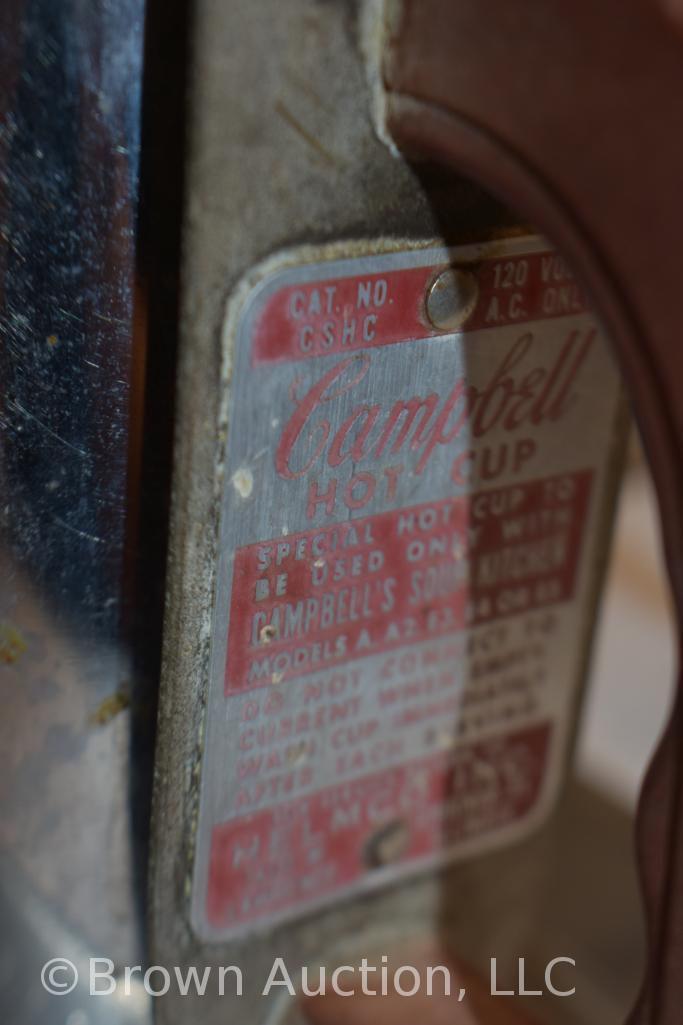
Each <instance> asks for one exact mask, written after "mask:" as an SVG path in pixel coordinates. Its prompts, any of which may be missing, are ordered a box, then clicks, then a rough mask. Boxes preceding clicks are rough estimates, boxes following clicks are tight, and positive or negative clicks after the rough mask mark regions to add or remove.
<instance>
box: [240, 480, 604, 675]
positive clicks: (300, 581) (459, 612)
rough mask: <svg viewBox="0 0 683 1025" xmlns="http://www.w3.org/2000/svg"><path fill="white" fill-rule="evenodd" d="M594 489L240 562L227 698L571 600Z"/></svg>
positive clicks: (391, 521)
mask: <svg viewBox="0 0 683 1025" xmlns="http://www.w3.org/2000/svg"><path fill="white" fill-rule="evenodd" d="M591 476H592V474H591V473H590V472H583V473H577V474H573V475H571V476H566V477H562V478H554V479H553V478H551V479H549V480H544V481H532V482H529V483H526V484H518V485H515V486H513V487H510V488H505V489H502V490H500V491H490V492H480V493H478V494H476V495H473V496H472V497H471V498H457V499H450V500H449V499H447V500H445V501H442V502H436V503H434V504H430V505H421V506H414V507H409V508H407V509H400V510H396V511H394V512H390V513H383V514H381V515H379V516H371V517H367V518H364V519H360V520H353V521H350V522H347V523H342V524H336V525H335V526H333V527H330V528H327V529H319V530H311V531H306V532H304V533H302V534H295V535H291V536H288V537H286V538H280V539H275V540H270V541H265V542H259V543H258V544H255V545H250V546H249V547H247V548H241V549H239V551H238V552H237V553H236V556H235V566H234V573H233V591H232V601H231V611H230V622H231V627H230V636H229V638H228V657H227V664H226V670H225V693H226V695H227V694H229V693H231V692H232V691H239V690H242V689H244V688H248V687H259V686H269V685H271V684H272V683H273V682H277V683H280V682H281V681H282V680H286V679H288V678H290V677H291V676H293V675H300V674H302V673H310V672H313V671H315V670H318V669H321V668H325V667H329V666H334V665H337V664H339V663H340V662H346V661H349V660H352V659H356V658H362V657H364V656H368V655H372V654H376V653H378V652H383V651H387V650H389V649H390V648H395V647H400V646H402V645H405V644H415V643H417V642H419V641H424V640H428V639H429V638H433V637H438V636H441V635H442V634H445V633H451V632H453V631H455V630H461V629H462V628H463V627H464V626H465V625H467V626H475V625H477V624H479V623H486V622H489V621H490V620H493V619H496V618H497V617H499V616H505V615H510V614H512V613H520V612H526V611H529V610H531V609H535V608H538V607H539V606H544V605H550V604H553V603H554V602H560V601H566V600H567V599H568V598H570V597H571V596H572V594H573V588H574V576H575V572H576V564H577V560H578V558H579V553H580V543H581V533H582V527H583V523H584V521H585V515H586V509H587V503H588V496H589V492H590V482H591Z"/></svg>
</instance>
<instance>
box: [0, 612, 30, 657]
mask: <svg viewBox="0 0 683 1025" xmlns="http://www.w3.org/2000/svg"><path fill="white" fill-rule="evenodd" d="M27 650H28V644H27V643H26V641H25V640H24V638H23V637H22V636H21V634H20V633H19V631H18V630H17V629H16V628H15V627H13V626H10V624H9V623H0V662H4V663H5V665H8V666H11V665H14V663H15V662H17V661H18V659H19V658H20V657H21V656H22V655H23V654H24V652H25V651H27Z"/></svg>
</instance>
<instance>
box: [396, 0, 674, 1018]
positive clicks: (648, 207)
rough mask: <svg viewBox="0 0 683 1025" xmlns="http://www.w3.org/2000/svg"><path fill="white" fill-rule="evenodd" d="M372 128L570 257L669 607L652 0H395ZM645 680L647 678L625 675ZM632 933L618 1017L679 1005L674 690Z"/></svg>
mask: <svg viewBox="0 0 683 1025" xmlns="http://www.w3.org/2000/svg"><path fill="white" fill-rule="evenodd" d="M384 76H385V84H386V88H387V93H388V111H387V119H388V128H389V131H390V133H391V135H392V136H393V138H394V140H395V141H396V142H397V144H398V145H399V147H400V148H401V149H402V150H403V151H404V152H405V153H407V154H408V155H409V156H410V155H414V156H415V157H418V158H421V159H424V158H428V159H433V160H435V161H437V162H439V163H441V164H444V165H448V166H451V167H452V168H454V169H455V170H457V171H459V172H463V173H466V174H469V175H471V176H472V177H473V178H475V179H476V180H477V181H479V182H480V183H481V184H482V185H484V186H485V187H487V188H489V189H490V190H491V191H492V192H494V193H496V194H498V195H499V196H501V197H502V198H503V199H504V200H505V201H506V202H507V203H508V204H509V205H511V206H513V208H514V209H516V210H518V211H519V212H520V213H522V214H524V215H525V216H527V217H528V218H529V219H530V220H531V221H532V222H533V223H534V224H535V225H537V226H538V227H539V228H540V229H541V230H542V231H544V232H545V233H546V234H547V235H548V236H549V237H550V238H551V239H552V240H553V242H554V243H555V244H556V245H557V246H558V247H559V248H560V250H561V251H562V252H563V253H564V254H565V255H566V257H567V258H568V259H569V260H570V261H571V262H572V264H573V266H574V267H575V268H576V270H577V273H578V274H579V276H580V277H582V279H583V283H584V285H585V287H586V289H587V290H588V292H589V294H591V295H592V297H593V301H594V303H595V305H596V307H597V309H598V311H599V313H600V315H601V317H602V319H603V321H604V323H605V326H606V328H607V330H608V331H609V333H610V335H611V337H612V338H613V340H614V343H615V346H616V350H617V355H618V358H619V361H620V364H621V367H622V370H623V373H624V376H625V380H626V383H627V387H628V389H629V392H630V395H631V398H632V402H633V406H634V409H635V413H636V416H637V419H638V421H639V425H640V428H641V432H642V436H643V440H644V443H645V446H646V450H647V453H648V457H649V461H650V464H651V469H652V472H653V476H654V479H655V485H656V488H657V493H658V498H659V507H660V513H661V520H662V531H663V537H664V545H665V553H666V558H667V565H668V570H669V576H670V581H671V586H672V590H673V594H674V599H675V602H676V609H677V622H678V631H679V637H680V634H681V615H682V611H683V472H682V469H683V465H682V458H681V456H682V453H683V331H682V330H681V329H682V327H683V323H682V314H681V311H682V309H683V306H682V305H681V294H682V293H683V257H682V255H681V246H682V244H683V131H682V130H681V126H682V125H683V37H682V36H681V35H680V34H679V30H678V29H677V27H676V25H675V22H674V21H673V20H671V21H670V20H669V19H668V18H667V16H666V14H665V13H664V5H662V8H661V9H660V8H659V7H658V6H657V5H656V4H655V3H654V0H599V2H596V0H523V2H520V3H510V0H457V2H453V0H405V2H404V4H403V5H402V10H400V11H399V15H398V16H397V17H396V19H395V24H394V25H393V27H392V36H391V38H390V40H389V41H388V45H387V49H386V54H385V65H384ZM643 686H647V681H643ZM637 843H638V852H639V860H640V866H641V874H642V881H643V888H644V894H645V900H646V905H647V915H648V928H649V939H650V957H649V964H648V969H647V974H646V978H645V982H644V986H643V991H642V994H641V998H640V1000H639V1003H638V1006H637V1008H636V1010H635V1011H634V1012H633V1014H632V1015H631V1017H630V1019H629V1023H630V1025H645V1023H647V1025H678V1023H679V1022H680V1007H681V1005H682V1004H683V972H681V971H680V964H681V959H682V958H683V704H682V702H681V688H680V687H679V693H678V698H677V701H676V705H675V708H674V712H673V714H672V718H671V720H670V723H669V726H668V728H667V732H666V735H665V738H664V740H663V742H662V743H661V745H660V748H659V750H658V752H657V754H656V756H655V758H654V760H653V763H652V766H651V768H650V770H649V773H648V777H647V780H646V783H645V786H644V788H643V793H642V796H641V802H640V809H639V814H638V836H637Z"/></svg>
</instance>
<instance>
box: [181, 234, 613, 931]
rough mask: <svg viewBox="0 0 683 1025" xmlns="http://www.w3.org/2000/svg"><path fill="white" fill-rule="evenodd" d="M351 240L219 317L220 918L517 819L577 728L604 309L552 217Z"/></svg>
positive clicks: (604, 374) (202, 879)
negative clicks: (490, 234) (384, 244)
mask: <svg viewBox="0 0 683 1025" xmlns="http://www.w3.org/2000/svg"><path fill="white" fill-rule="evenodd" d="M378 248H379V247H378ZM361 250H362V255H359V253H361ZM349 253H350V254H351V255H349V256H348V257H345V258H340V256H339V249H338V248H335V250H334V253H333V254H326V253H318V254H317V255H316V256H315V257H314V258H311V257H310V254H306V255H305V257H304V258H300V259H299V260H297V259H296V258H294V259H293V257H292V254H291V253H289V254H287V256H286V257H283V259H282V261H280V265H279V266H278V261H275V263H271V264H270V265H269V267H268V268H267V269H266V270H265V271H264V272H263V274H262V275H260V276H259V277H258V279H257V281H256V283H255V284H253V283H252V285H251V286H250V287H249V288H248V290H247V292H246V294H245V293H243V294H242V296H241V297H240V298H239V299H238V300H237V306H235V305H234V304H233V305H232V307H231V312H230V314H229V317H228V321H227V328H226V349H227V358H228V359H229V362H230V365H231V367H232V373H231V383H230V403H229V405H230V410H231V412H230V421H229V430H228V443H227V458H226V464H225V472H224V478H223V491H222V504H221V526H220V546H219V560H218V565H217V586H216V593H215V607H214V610H213V621H212V637H211V670H210V672H211V678H210V683H209V698H208V710H207V725H206V736H205V750H204V761H203V770H202V783H201V802H200V815H199V825H198V833H197V845H196V857H195V877H194V891H193V922H194V926H195V928H196V930H197V931H198V933H199V934H200V935H201V936H202V937H203V938H205V939H209V940H210V939H216V940H218V939H223V938H226V937H229V936H233V935H236V934H240V933H244V932H247V931H252V930H254V929H262V928H266V927H268V926H269V925H271V924H272V923H273V922H275V921H280V920H283V919H286V918H293V917H296V916H300V915H302V914H303V913H305V912H308V911H310V910H312V909H314V908H316V907H318V906H321V905H323V904H327V903H330V902H332V901H339V900H342V899H347V898H348V897H350V896H351V895H353V894H358V893H359V892H361V891H364V890H366V889H368V888H373V887H376V886H379V885H382V884H385V883H387V882H389V881H393V880H396V879H397V878H399V877H400V876H401V875H403V874H405V873H409V872H414V871H416V870H418V869H421V870H424V869H427V868H434V867H435V866H437V865H439V864H442V863H443V862H445V861H446V860H448V859H453V858H456V857H463V856H466V855H467V856H470V855H473V854H476V853H478V852H480V851H482V850H485V849H487V848H490V847H491V846H494V845H500V844H503V843H507V842H510V841H512V840H515V839H518V838H519V837H520V836H521V835H523V834H524V833H525V832H527V831H528V830H529V829H530V828H532V826H534V825H535V824H538V823H539V822H540V821H541V819H542V818H543V815H544V813H545V812H547V810H548V809H549V808H550V807H551V805H552V801H553V798H554V796H555V794H556V792H557V788H558V784H559V782H560V779H561V775H562V766H563V763H564V760H565V758H566V754H567V748H568V742H569V738H570V735H571V729H572V723H573V710H574V707H575V705H576V701H577V694H578V689H579V686H580V682H581V677H582V673H583V667H584V664H585V650H586V645H587V638H588V636H589V627H590V623H589V620H590V612H591V604H592V596H593V592H594V590H595V586H596V580H597V569H596V564H597V562H598V561H599V557H600V555H601V552H602V550H603V549H604V543H605V542H604V531H605V529H606V524H607V523H608V519H609V510H610V507H611V496H612V492H613V484H614V478H615V471H614V467H615V464H616V462H617V461H618V460H617V456H618V450H619V439H620V437H621V435H622V433H623V432H622V431H621V430H620V424H621V420H622V418H621V398H620V388H619V381H618V377H617V375H616V373H615V370H614V368H613V366H612V362H611V358H610V353H609V351H608V347H607V344H606V341H605V338H604V336H603V333H602V331H601V328H600V325H599V324H598V322H597V321H596V319H595V317H594V316H593V314H592V313H591V312H590V310H589V309H588V308H587V307H586V304H585V301H584V298H583V296H582V294H581V292H580V289H579V288H578V286H577V284H576V282H575V281H574V280H573V278H572V276H571V274H570V273H569V271H568V270H567V268H566V266H565V265H564V263H563V262H562V261H561V259H560V258H559V257H558V256H557V255H556V254H555V253H554V252H553V251H552V249H550V248H549V246H548V245H547V243H546V242H544V241H543V240H542V239H539V238H536V237H525V238H514V239H508V240H502V241H501V240H499V241H496V242H493V243H491V242H489V243H486V244H482V245H469V246H465V247H461V248H457V249H454V250H450V251H448V250H445V249H443V248H438V247H427V246H423V247H419V248H404V249H400V250H397V249H391V250H390V251H387V249H386V248H384V249H383V250H380V251H378V252H373V251H372V246H370V245H365V246H363V247H359V246H353V247H349ZM325 256H328V257H329V258H325Z"/></svg>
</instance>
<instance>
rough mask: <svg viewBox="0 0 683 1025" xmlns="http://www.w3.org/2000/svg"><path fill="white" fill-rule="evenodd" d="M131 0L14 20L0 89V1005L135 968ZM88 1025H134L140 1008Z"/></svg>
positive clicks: (134, 55) (101, 1016)
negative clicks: (58, 976)
mask: <svg viewBox="0 0 683 1025" xmlns="http://www.w3.org/2000/svg"><path fill="white" fill-rule="evenodd" d="M143 16H144V3H143V0H101V2H98V3H94V4H83V3H81V2H79V0H32V2H30V3H24V2H20V0H10V2H8V3H5V4H3V8H2V14H1V16H0V17H1V20H2V32H1V37H2V59H1V60H0V79H1V83H2V88H1V89H0V92H1V94H2V112H1V121H0V174H1V176H2V199H1V200H0V205H1V232H2V249H1V253H0V260H1V261H2V286H1V289H2V290H1V292H0V302H1V321H0V332H1V339H0V387H1V390H2V391H1V399H0V403H1V405H0V489H1V491H2V511H1V513H0V526H1V530H2V535H1V540H0V688H1V689H2V696H3V697H2V700H3V714H2V721H1V723H0V734H1V736H2V739H1V743H0V748H1V749H2V756H1V764H2V771H1V772H0V775H1V777H2V796H1V801H2V815H1V816H0V844H1V848H2V855H1V856H2V878H1V880H0V902H1V904H2V911H1V912H0V915H1V917H2V919H3V928H2V940H3V946H2V953H1V955H0V957H1V960H0V977H1V978H2V987H3V988H2V992H1V994H0V1004H1V1006H2V1009H3V1012H4V1016H5V1017H6V1018H8V1019H9V1018H12V1019H13V1020H15V1021H19V1020H21V1021H22V1022H26V1025H33V1023H37V1022H43V1021H44V1022H50V1023H52V1022H54V1021H55V1020H56V1018H55V1014H56V1008H58V1009H59V1013H60V1014H63V1015H64V1019H62V1020H66V1017H67V1016H68V1014H69V1011H70V1009H74V1008H83V1007H84V1004H85V1003H87V1001H84V997H83V993H82V992H81V991H80V990H77V991H76V992H74V994H73V995H71V996H69V997H64V998H61V1000H60V1002H58V1003H56V1001H55V998H52V999H50V998H49V997H48V996H47V994H45V993H44V992H43V990H42V988H41V986H40V967H41V965H42V963H43V961H46V960H47V959H48V958H49V957H53V956H58V955H60V956H65V957H70V958H71V959H72V960H73V961H74V962H76V963H77V964H79V965H81V964H82V959H83V958H84V957H85V956H87V955H88V954H90V953H91V952H92V951H93V950H97V951H105V952H106V954H107V956H110V957H112V958H114V959H115V960H125V961H129V960H130V958H134V957H136V956H139V953H140V949H141V947H140V936H141V930H140V918H139V911H138V909H137V907H136V892H135V890H136V882H135V879H136V874H138V875H139V871H140V869H141V867H142V866H137V867H136V865H135V854H134V852H133V849H132V840H131V837H132V834H131V831H130V800H129V798H130V791H129V785H130V779H129V769H130V762H129V730H130V720H129V714H128V713H127V712H126V711H125V709H126V706H127V704H128V701H129V697H130V690H131V683H130V664H129V655H128V650H127V645H126V643H125V641H124V630H123V626H124V622H123V621H124V605H125V600H124V593H125V592H124V577H125V574H126V572H127V569H126V566H127V564H126V545H127V530H128V524H127V516H128V511H127V509H126V505H127V494H128V489H129V486H130V479H129V473H128V467H129V456H130V451H131V450H132V449H131V391H132V382H133V379H134V376H135V374H134V369H135V368H134V358H133V357H134V353H133V274H134V259H135V219H136V207H137V199H138V169H139V166H138V165H139V142H140V103H141V79H142V40H143ZM93 1014H95V1015H96V1018H95V1017H93V1018H92V1019H91V1020H93V1021H95V1020H97V1021H108V1020H112V1021H113V1020H116V1021H122V1020H124V1019H125V1020H126V1021H129V1020H130V1021H143V1020H145V1019H146V1016H147V1007H146V1004H145V1003H144V1002H143V1004H142V1005H140V1003H138V1004H137V1005H135V1006H134V1005H133V1001H131V1002H129V1004H128V1005H127V1007H125V1008H123V1007H116V1006H113V1002H109V1003H108V1006H107V1002H104V1003H101V1004H100V1005H99V1006H97V1007H96V1008H93Z"/></svg>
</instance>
